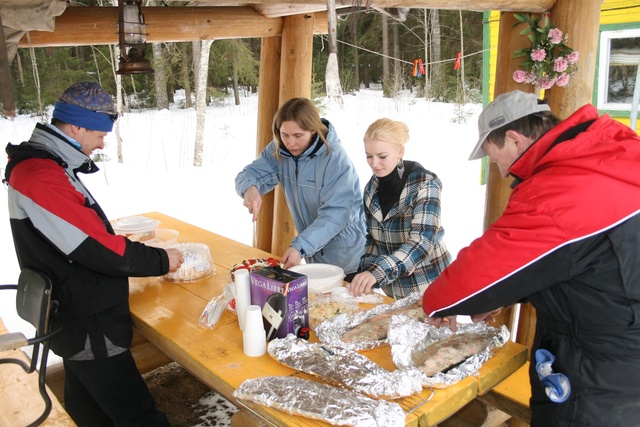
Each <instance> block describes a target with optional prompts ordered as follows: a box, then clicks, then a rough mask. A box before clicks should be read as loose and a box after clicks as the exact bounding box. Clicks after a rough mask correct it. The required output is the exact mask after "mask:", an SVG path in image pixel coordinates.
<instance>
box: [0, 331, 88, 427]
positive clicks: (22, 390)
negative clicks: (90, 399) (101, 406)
mask: <svg viewBox="0 0 640 427" xmlns="http://www.w3.org/2000/svg"><path fill="white" fill-rule="evenodd" d="M5 333H7V329H6V328H5V326H4V323H3V322H2V319H0V334H5ZM7 357H11V358H17V359H22V360H24V361H25V362H27V363H28V361H29V358H28V357H27V355H26V354H25V353H24V352H23V351H22V350H20V349H18V350H9V351H3V352H0V358H1V359H4V358H7ZM0 396H2V399H1V400H2V401H1V402H0V427H16V426H26V425H28V424H29V423H31V422H33V421H34V420H35V419H36V418H37V417H38V415H40V414H41V413H42V411H43V410H44V401H43V400H42V397H41V396H40V392H39V391H38V374H37V373H36V372H34V373H31V374H27V373H26V372H25V371H24V370H23V369H22V368H21V367H20V366H18V365H16V364H14V363H2V364H0ZM49 397H50V398H51V404H52V408H51V413H50V414H49V417H48V418H47V419H46V420H45V421H44V422H43V423H42V424H41V426H49V427H67V426H75V425H76V424H75V423H74V422H73V420H71V417H69V414H67V413H66V412H65V410H64V409H63V407H62V405H61V404H60V402H59V401H58V399H57V398H56V396H55V395H54V394H53V393H51V391H50V390H49Z"/></svg>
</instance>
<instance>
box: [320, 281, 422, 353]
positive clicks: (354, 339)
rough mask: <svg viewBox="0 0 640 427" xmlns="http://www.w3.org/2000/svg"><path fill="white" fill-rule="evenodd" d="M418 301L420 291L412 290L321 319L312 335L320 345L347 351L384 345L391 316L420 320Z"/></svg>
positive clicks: (419, 300) (419, 299)
mask: <svg viewBox="0 0 640 427" xmlns="http://www.w3.org/2000/svg"><path fill="white" fill-rule="evenodd" d="M421 303H422V295H421V293H420V292H414V293H412V294H410V295H408V296H406V297H405V298H402V299H400V300H397V301H395V302H394V303H392V304H381V305H378V306H376V307H374V308H372V309H370V310H365V311H360V312H356V313H353V314H349V315H345V314H343V315H340V316H337V317H335V318H334V319H332V320H330V321H329V320H327V321H324V322H322V323H321V324H320V325H319V326H318V327H317V328H316V335H317V336H318V339H320V341H321V342H322V343H323V344H328V345H331V346H335V347H345V348H348V349H350V350H369V349H372V348H376V347H379V346H381V345H386V344H388V339H387V331H388V328H389V324H390V323H391V319H392V318H394V317H395V316H398V315H404V317H406V315H410V316H412V317H411V318H412V319H414V320H416V321H422V320H424V318H425V315H424V312H423V311H422V307H421V306H420V304H421Z"/></svg>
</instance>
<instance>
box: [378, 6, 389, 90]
mask: <svg viewBox="0 0 640 427" xmlns="http://www.w3.org/2000/svg"><path fill="white" fill-rule="evenodd" d="M380 16H381V17H382V93H383V95H384V96H385V97H389V18H388V17H387V15H385V14H384V13H382V14H380Z"/></svg>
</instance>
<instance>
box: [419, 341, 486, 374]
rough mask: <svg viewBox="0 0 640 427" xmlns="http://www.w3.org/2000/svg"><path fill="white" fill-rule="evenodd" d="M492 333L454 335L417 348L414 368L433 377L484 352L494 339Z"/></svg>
mask: <svg viewBox="0 0 640 427" xmlns="http://www.w3.org/2000/svg"><path fill="white" fill-rule="evenodd" d="M493 336H494V334H492V333H491V332H486V333H481V334H474V333H471V332H466V333H461V334H453V335H451V336H448V337H446V338H443V339H441V340H438V341H435V342H430V343H428V345H426V346H420V345H418V346H417V349H416V350H415V351H414V352H413V354H412V355H411V360H412V361H413V366H415V367H417V368H418V369H420V370H421V371H422V372H424V373H425V374H427V375H428V376H430V377H432V376H434V375H435V374H437V373H438V372H446V371H447V370H449V369H450V368H453V367H454V366H456V365H458V364H460V363H462V362H464V361H465V360H467V359H468V358H469V357H471V356H473V355H474V354H478V353H480V352H482V350H484V349H485V348H487V346H488V345H489V344H491V340H492V339H493Z"/></svg>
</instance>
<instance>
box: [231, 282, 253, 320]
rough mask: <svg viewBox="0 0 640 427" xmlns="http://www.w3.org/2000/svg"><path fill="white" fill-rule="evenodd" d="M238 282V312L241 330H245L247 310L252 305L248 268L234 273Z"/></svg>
mask: <svg viewBox="0 0 640 427" xmlns="http://www.w3.org/2000/svg"><path fill="white" fill-rule="evenodd" d="M233 276H234V278H235V283H236V313H237V314H238V323H239V324H240V330H241V331H244V321H245V311H246V310H247V307H248V306H250V305H251V287H250V280H249V271H248V270H238V271H235V272H234V273H233Z"/></svg>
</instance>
